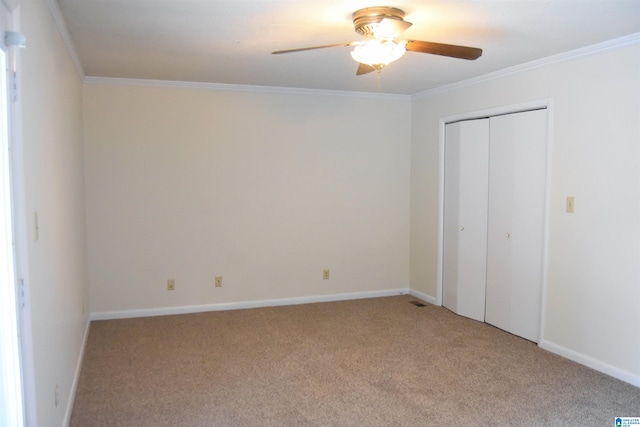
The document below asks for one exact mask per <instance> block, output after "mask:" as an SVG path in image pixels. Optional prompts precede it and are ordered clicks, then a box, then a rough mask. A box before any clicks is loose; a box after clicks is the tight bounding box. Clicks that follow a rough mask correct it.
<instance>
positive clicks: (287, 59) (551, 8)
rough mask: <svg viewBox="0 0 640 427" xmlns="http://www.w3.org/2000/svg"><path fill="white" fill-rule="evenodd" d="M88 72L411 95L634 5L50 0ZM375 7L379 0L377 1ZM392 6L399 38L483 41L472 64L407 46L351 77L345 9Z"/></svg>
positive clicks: (595, 34)
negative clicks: (400, 14) (406, 24)
mask: <svg viewBox="0 0 640 427" xmlns="http://www.w3.org/2000/svg"><path fill="white" fill-rule="evenodd" d="M57 1H58V5H59V7H60V11H61V12H62V16H63V18H64V21H65V23H66V26H67V29H68V31H69V34H70V35H71V39H72V41H73V44H74V45H75V47H76V50H77V53H78V56H79V58H80V62H81V63H82V67H83V69H84V72H85V75H87V76H93V77H116V78H133V79H153V80H172V81H181V82H204V83H220V84H238V85H260V86H275V87H293V88H309V89H332V90H348V91H364V92H378V91H379V92H382V93H395V94H415V93H418V92H421V91H425V90H429V89H434V88H437V87H440V86H443V85H447V84H451V83H455V82H458V81H461V80H465V79H469V78H472V77H476V76H480V75H484V74H487V73H490V72H493V71H497V70H501V69H504V68H507V67H511V66H515V65H519V64H523V63H526V62H529V61H533V60H536V59H540V58H545V57H549V56H552V55H555V54H559V53H563V52H567V51H570V50H574V49H577V48H581V47H585V46H590V45H593V44H596V43H599V42H603V41H608V40H612V39H615V38H619V37H622V36H626V35H629V34H633V33H639V32H640V0H526V1H524V0H451V1H444V0H439V1H435V0H434V1H431V0H427V1H424V0H423V1H418V0H401V1H396V0H385V1H382V2H377V1H375V0H367V1H363V0H57ZM378 3H380V4H378ZM382 5H384V6H394V7H397V8H400V9H402V10H404V11H405V12H406V16H405V20H407V21H410V22H413V24H414V25H413V26H412V27H411V28H409V30H407V31H406V32H405V33H404V34H403V35H402V36H401V37H400V39H411V40H423V41H433V42H440V43H449V44H460V45H465V46H472V47H480V48H482V49H483V50H484V53H483V55H482V57H480V58H479V59H478V60H476V61H467V60H462V59H454V58H446V57H439V56H435V55H428V54H423V53H415V52H407V54H406V55H405V56H404V57H402V58H400V59H399V60H398V61H397V62H394V63H392V64H390V65H389V66H388V67H387V68H385V69H383V70H382V73H381V74H380V75H377V73H370V74H366V75H363V76H356V75H355V72H356V68H357V63H356V62H355V61H354V60H353V59H352V58H351V55H350V54H349V50H350V48H349V47H334V48H329V49H320V50H312V51H305V52H297V53H289V54H285V55H272V54H271V52H272V51H274V50H283V49H290V48H297V47H306V46H317V45H324V44H333V43H341V42H348V41H354V40H360V39H361V36H359V35H358V34H356V33H355V31H354V29H353V23H352V13H353V12H354V11H356V10H357V9H360V8H363V7H371V6H382Z"/></svg>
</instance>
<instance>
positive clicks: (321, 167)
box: [84, 83, 411, 313]
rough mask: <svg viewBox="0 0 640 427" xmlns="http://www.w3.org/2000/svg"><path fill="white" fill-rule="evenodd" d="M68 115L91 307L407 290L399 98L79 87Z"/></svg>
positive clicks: (405, 168)
mask: <svg viewBox="0 0 640 427" xmlns="http://www.w3.org/2000/svg"><path fill="white" fill-rule="evenodd" d="M84 118H85V122H84V124H85V126H84V135H85V154H86V158H85V162H86V163H85V170H86V198H87V227H88V228H87V229H88V241H89V248H88V249H89V252H88V253H89V270H90V288H91V290H90V294H91V311H92V313H105V312H114V311H115V312H117V311H123V310H141V309H159V308H164V307H176V306H197V305H209V304H219V303H230V302H241V301H257V300H270V299H287V298H297V297H309V296H318V295H332V294H344V293H354V292H370V291H381V290H389V289H395V288H404V289H407V288H408V287H409V162H410V160H409V154H410V130H411V128H410V101H409V99H407V98H406V97H375V96H373V97H372V96H364V95H363V96H351V95H346V94H345V95H326V94H285V93H261V92H251V93H250V92H236V91H220V90H207V89H187V88H178V87H145V86H124V85H110V84H93V83H92V84H87V85H86V86H85V91H84ZM325 268H328V269H330V270H331V278H330V280H327V281H324V280H322V270H323V269H325ZM215 276H222V277H223V286H222V288H217V289H216V288H215V287H214V277H215ZM167 279H174V280H175V285H176V289H175V291H172V292H169V291H167V289H166V282H167Z"/></svg>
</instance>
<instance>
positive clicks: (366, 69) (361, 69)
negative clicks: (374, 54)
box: [356, 62, 376, 76]
mask: <svg viewBox="0 0 640 427" xmlns="http://www.w3.org/2000/svg"><path fill="white" fill-rule="evenodd" d="M375 70H376V69H375V68H373V67H372V66H371V65H367V64H363V63H362V62H360V63H359V64H358V71H356V76H361V75H363V74H367V73H370V72H372V71H375Z"/></svg>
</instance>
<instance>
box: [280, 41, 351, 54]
mask: <svg viewBox="0 0 640 427" xmlns="http://www.w3.org/2000/svg"><path fill="white" fill-rule="evenodd" d="M353 43H354V42H346V43H336V44H327V45H324V46H313V47H301V48H298V49H287V50H276V51H275V52H271V53H272V54H273V55H279V54H281V53H291V52H302V51H304V50H314V49H324V48H327V47H338V46H351V45H352V44H353Z"/></svg>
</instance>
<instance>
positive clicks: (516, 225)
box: [511, 110, 547, 342]
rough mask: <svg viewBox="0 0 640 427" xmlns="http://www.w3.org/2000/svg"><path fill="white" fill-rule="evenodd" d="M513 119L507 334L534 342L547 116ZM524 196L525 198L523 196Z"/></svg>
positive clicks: (543, 112) (536, 113)
mask: <svg viewBox="0 0 640 427" xmlns="http://www.w3.org/2000/svg"><path fill="white" fill-rule="evenodd" d="M515 116H516V117H514V120H515V128H516V130H517V134H516V135H517V141H518V145H517V149H516V150H515V155H516V156H515V164H516V165H517V166H518V167H517V171H516V173H515V175H514V187H515V188H514V192H515V194H517V195H518V197H517V198H516V201H517V203H516V204H515V205H514V207H513V229H514V234H517V235H519V236H521V238H520V239H518V240H516V241H514V245H517V246H515V247H514V249H513V265H514V267H513V271H514V274H513V276H512V283H513V285H512V299H511V304H512V306H513V307H515V310H517V315H512V318H511V321H512V324H511V331H512V332H513V333H514V334H516V335H519V336H521V337H523V338H526V339H528V340H531V341H534V342H538V340H539V335H540V314H541V307H542V281H543V260H544V231H545V211H546V204H545V192H546V188H545V184H546V175H547V169H546V165H547V112H546V110H538V111H529V112H527V113H521V114H517V115H515ZM525 195H526V196H525Z"/></svg>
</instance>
